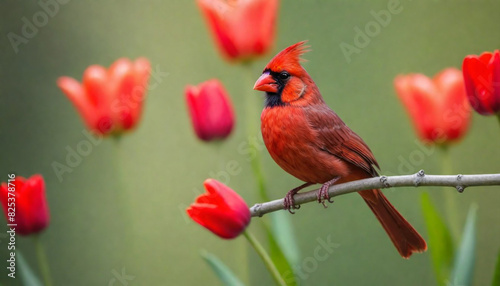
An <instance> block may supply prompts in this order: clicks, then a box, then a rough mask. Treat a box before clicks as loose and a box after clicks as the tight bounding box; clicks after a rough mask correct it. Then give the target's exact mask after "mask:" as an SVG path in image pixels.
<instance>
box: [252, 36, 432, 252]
mask: <svg viewBox="0 0 500 286" xmlns="http://www.w3.org/2000/svg"><path fill="white" fill-rule="evenodd" d="M304 44H305V42H300V43H297V44H295V45H292V46H290V47H288V48H286V49H284V50H283V51H281V52H280V53H279V54H277V55H276V56H275V57H274V58H273V59H272V60H271V61H270V62H269V63H268V64H267V66H266V68H265V69H264V72H263V73H262V75H261V76H260V78H259V79H258V80H257V82H256V83H255V86H254V89H255V90H260V91H265V92H266V105H265V108H264V110H263V111H262V115H261V121H262V125H261V131H262V136H263V137H264V142H265V144H266V147H267V150H268V151H269V153H270V154H271V157H272V158H273V159H274V161H276V163H277V164H278V165H279V166H280V167H281V168H283V169H284V170H285V171H287V172H288V173H290V174H291V175H293V176H295V177H297V178H298V179H300V180H302V181H304V182H306V183H305V184H303V185H301V186H299V187H297V188H295V189H293V190H291V191H290V192H288V194H287V195H286V197H285V203H284V204H285V209H288V210H290V209H292V208H293V209H295V208H298V207H297V206H295V205H294V202H293V196H294V195H295V194H296V193H297V192H298V191H299V190H301V189H302V188H304V187H307V186H310V185H312V184H323V185H322V186H321V188H320V190H319V191H318V201H319V202H321V203H323V204H324V203H325V200H328V201H330V198H329V195H328V188H329V187H330V186H331V185H333V184H334V183H345V182H350V181H354V180H360V179H364V178H371V177H375V176H378V174H377V170H376V169H375V167H377V168H378V167H379V166H378V163H377V161H376V160H375V158H374V156H373V154H372V152H371V151H370V148H368V146H367V145H366V144H365V142H363V140H362V139H361V137H359V136H358V135H357V134H356V133H354V131H352V130H351V129H350V128H349V127H347V125H346V124H345V123H344V122H343V121H342V120H341V119H340V117H339V116H338V115H337V114H336V113H335V112H334V111H333V110H331V109H330V108H329V107H328V106H327V105H326V103H325V101H324V100H323V97H322V96H321V93H320V92H319V89H318V87H317V86H316V84H315V83H314V81H313V80H312V79H311V77H310V76H309V74H308V73H307V72H306V70H305V69H304V68H303V67H302V66H301V65H300V61H301V59H300V56H301V55H302V54H303V53H305V52H307V48H308V47H307V46H305V45H304ZM359 194H360V195H361V196H362V197H363V199H364V200H365V202H366V203H367V204H368V206H369V207H370V209H371V210H372V211H373V213H374V214H375V216H376V217H377V219H378V220H379V221H380V223H381V224H382V226H383V227H384V229H385V231H386V232H387V234H388V235H389V237H390V238H391V240H392V242H393V243H394V246H396V248H397V250H398V251H399V253H400V254H401V256H402V257H404V258H409V257H410V256H411V255H412V253H413V252H422V251H425V250H426V249H427V245H426V243H425V240H424V239H423V238H422V237H421V236H420V234H419V233H418V232H417V231H416V230H415V229H414V228H413V227H412V226H411V225H410V223H408V222H407V221H406V220H405V219H404V218H403V216H402V215H401V214H400V213H399V212H398V211H397V210H396V209H395V208H394V207H393V206H392V205H391V203H390V202H389V201H388V200H387V198H386V197H385V196H384V194H383V193H382V192H381V191H380V190H366V191H361V192H359ZM330 202H331V201H330Z"/></svg>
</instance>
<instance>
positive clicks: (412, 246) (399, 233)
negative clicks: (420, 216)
mask: <svg viewBox="0 0 500 286" xmlns="http://www.w3.org/2000/svg"><path fill="white" fill-rule="evenodd" d="M359 194H360V195H361V196H362V197H363V199H364V200H365V202H366V203H367V204H368V206H369V207H370V209H371V210H372V211H373V213H374V214H375V216H376V217H377V219H378V220H379V221H380V223H381V224H382V226H383V227H384V229H385V231H386V232H387V234H388V235H389V237H390V238H391V240H392V243H394V246H396V248H397V250H398V252H399V254H401V256H402V257H403V258H409V257H410V256H411V255H412V253H413V252H423V251H425V250H427V244H426V243H425V240H424V239H423V238H422V236H420V234H419V233H418V232H417V231H416V230H415V229H414V228H413V226H411V224H410V223H409V222H407V221H406V219H405V218H404V217H403V216H402V215H401V214H400V213H399V212H398V211H397V210H396V209H395V208H394V207H393V206H392V204H391V203H390V202H389V201H388V200H387V198H386V197H385V196H384V194H383V193H382V192H381V191H380V190H367V191H362V192H359Z"/></svg>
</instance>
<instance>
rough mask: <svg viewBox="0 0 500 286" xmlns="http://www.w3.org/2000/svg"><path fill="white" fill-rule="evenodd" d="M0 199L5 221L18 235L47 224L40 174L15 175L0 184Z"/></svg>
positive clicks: (46, 205) (47, 213)
mask: <svg viewBox="0 0 500 286" xmlns="http://www.w3.org/2000/svg"><path fill="white" fill-rule="evenodd" d="M0 201H1V203H2V207H3V210H4V213H5V217H6V218H7V223H8V224H12V225H15V226H13V228H14V229H15V230H16V233H18V234H20V235H30V234H34V233H38V232H40V231H42V230H44V229H45V228H46V227H47V226H48V225H49V220H50V215H49V206H48V204H47V198H46V196H45V182H44V180H43V177H42V176H41V175H33V176H32V177H30V178H29V179H25V178H23V177H21V176H17V177H16V178H15V179H14V180H13V181H9V182H7V183H2V184H1V186H0Z"/></svg>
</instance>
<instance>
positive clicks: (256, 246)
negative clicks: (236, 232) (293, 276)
mask: <svg viewBox="0 0 500 286" xmlns="http://www.w3.org/2000/svg"><path fill="white" fill-rule="evenodd" d="M243 235H244V236H245V238H246V239H247V240H248V242H249V243H250V245H252V247H253V248H254V249H255V251H256V252H257V254H259V256H260V258H262V261H264V264H265V265H266V267H267V269H268V270H269V272H270V273H271V276H272V277H273V279H274V281H275V282H276V284H277V285H283V286H286V283H285V280H283V277H281V275H280V273H279V271H278V268H276V265H274V263H273V261H272V260H271V257H269V255H268V254H267V252H266V250H265V249H264V247H262V245H261V244H260V242H259V241H258V240H257V239H256V238H255V236H253V235H252V234H251V233H249V232H248V231H246V230H245V231H244V232H243Z"/></svg>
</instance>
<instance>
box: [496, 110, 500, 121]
mask: <svg viewBox="0 0 500 286" xmlns="http://www.w3.org/2000/svg"><path fill="white" fill-rule="evenodd" d="M497 119H498V123H500V112H499V113H497Z"/></svg>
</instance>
